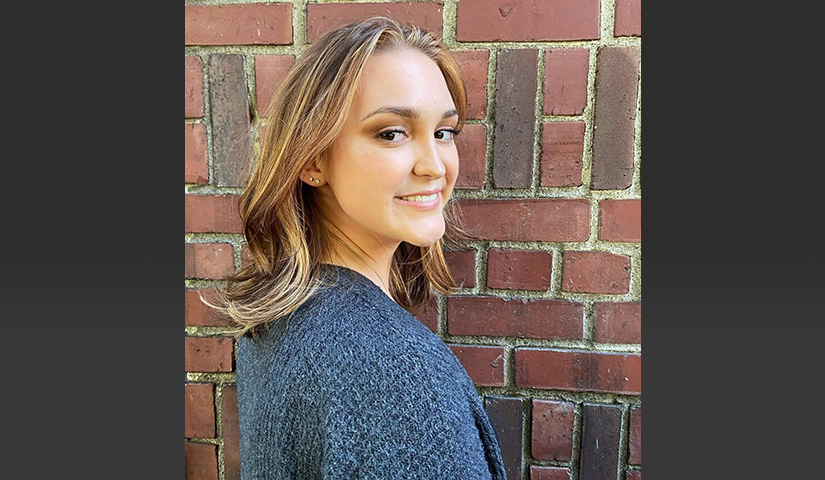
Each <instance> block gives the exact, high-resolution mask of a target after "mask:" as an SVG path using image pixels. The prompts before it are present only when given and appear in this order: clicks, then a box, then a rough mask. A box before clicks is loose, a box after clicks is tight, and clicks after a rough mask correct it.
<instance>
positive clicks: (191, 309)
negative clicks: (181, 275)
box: [184, 289, 229, 327]
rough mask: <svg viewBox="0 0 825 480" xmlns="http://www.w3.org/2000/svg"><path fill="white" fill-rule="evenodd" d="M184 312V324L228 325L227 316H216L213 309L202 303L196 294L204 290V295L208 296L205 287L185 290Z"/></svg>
mask: <svg viewBox="0 0 825 480" xmlns="http://www.w3.org/2000/svg"><path fill="white" fill-rule="evenodd" d="M185 292H186V295H185V297H186V298H185V307H184V312H185V313H184V314H185V317H186V325H194V326H201V327H203V326H210V327H224V326H227V325H229V320H228V318H225V317H223V316H218V314H217V313H215V311H214V310H212V309H211V308H209V307H207V306H206V305H204V304H203V302H202V301H201V299H200V296H199V295H198V294H199V293H200V292H204V297H206V298H207V299H208V298H209V295H208V290H207V289H196V290H186V291H185Z"/></svg>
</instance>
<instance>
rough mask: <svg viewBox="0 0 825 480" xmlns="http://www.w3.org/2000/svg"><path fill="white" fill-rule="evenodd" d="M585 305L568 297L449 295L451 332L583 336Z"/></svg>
mask: <svg viewBox="0 0 825 480" xmlns="http://www.w3.org/2000/svg"><path fill="white" fill-rule="evenodd" d="M583 315H584V308H583V306H582V305H581V304H580V303H576V302H570V301H567V300H526V299H510V300H508V299H504V298H498V297H469V296H452V297H447V319H448V323H447V325H448V331H449V333H450V335H490V336H496V337H520V338H548V339H580V338H582V335H583V327H582V323H583V321H582V319H583Z"/></svg>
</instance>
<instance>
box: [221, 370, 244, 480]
mask: <svg viewBox="0 0 825 480" xmlns="http://www.w3.org/2000/svg"><path fill="white" fill-rule="evenodd" d="M221 417H222V418H221V427H222V430H223V478H224V480H240V478H241V452H240V430H239V424H238V390H237V388H236V387H235V385H227V386H225V387H222V388H221Z"/></svg>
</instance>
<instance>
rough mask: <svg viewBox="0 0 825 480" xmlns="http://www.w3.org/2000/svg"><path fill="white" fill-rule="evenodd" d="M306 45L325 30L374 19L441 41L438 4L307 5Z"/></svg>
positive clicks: (440, 6)
mask: <svg viewBox="0 0 825 480" xmlns="http://www.w3.org/2000/svg"><path fill="white" fill-rule="evenodd" d="M306 8H307V38H306V41H307V43H312V42H314V41H315V40H316V39H317V38H318V37H319V36H321V35H322V34H323V33H325V32H327V31H328V30H332V29H333V28H336V27H338V26H341V25H344V24H347V23H350V22H357V21H361V20H366V19H367V18H369V17H372V16H374V15H381V16H385V17H389V18H392V19H395V20H397V21H399V22H402V23H411V24H413V25H416V26H418V27H421V28H423V29H425V30H427V31H430V32H432V33H433V34H435V36H436V37H438V38H441V22H442V15H443V14H442V12H441V10H442V5H441V2H406V3H322V4H318V3H310V4H308V5H307V7H306Z"/></svg>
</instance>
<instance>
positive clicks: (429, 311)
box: [411, 302, 438, 333]
mask: <svg viewBox="0 0 825 480" xmlns="http://www.w3.org/2000/svg"><path fill="white" fill-rule="evenodd" d="M411 313H412V315H413V316H414V317H415V318H417V319H418V321H419V322H421V323H423V324H424V326H426V327H427V328H429V329H430V330H432V332H433V333H438V305H437V304H436V303H435V302H431V303H428V304H425V305H422V306H420V307H418V308H417V309H415V310H413V311H412V312H411Z"/></svg>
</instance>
